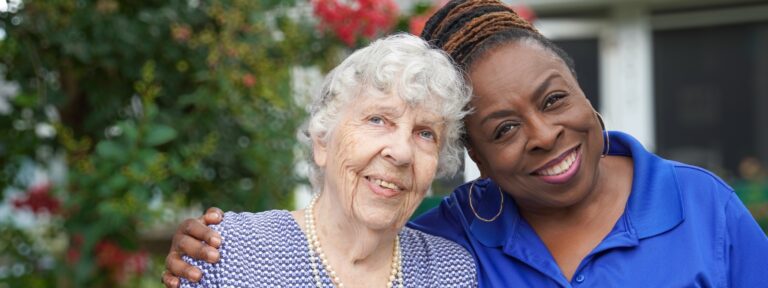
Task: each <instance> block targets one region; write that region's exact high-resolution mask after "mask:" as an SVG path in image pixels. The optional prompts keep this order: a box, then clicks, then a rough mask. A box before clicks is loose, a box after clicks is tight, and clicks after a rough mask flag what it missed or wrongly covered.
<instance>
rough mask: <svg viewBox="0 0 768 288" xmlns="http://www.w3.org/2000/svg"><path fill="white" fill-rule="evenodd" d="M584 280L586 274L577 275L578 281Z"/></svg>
mask: <svg viewBox="0 0 768 288" xmlns="http://www.w3.org/2000/svg"><path fill="white" fill-rule="evenodd" d="M581 282H584V274H579V275H578V276H576V283H581Z"/></svg>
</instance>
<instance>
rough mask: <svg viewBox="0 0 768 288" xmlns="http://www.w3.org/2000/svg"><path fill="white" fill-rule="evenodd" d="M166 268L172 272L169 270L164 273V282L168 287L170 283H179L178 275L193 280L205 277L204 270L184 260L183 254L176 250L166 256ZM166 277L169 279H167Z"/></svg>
mask: <svg viewBox="0 0 768 288" xmlns="http://www.w3.org/2000/svg"><path fill="white" fill-rule="evenodd" d="M165 269H167V270H168V272H170V274H169V273H168V272H164V273H163V283H164V284H165V285H166V287H168V285H169V283H171V284H174V282H175V284H176V285H178V284H179V282H180V281H179V279H178V278H177V277H182V278H186V279H187V280H189V281H192V282H198V281H200V278H202V277H203V272H202V271H200V269H197V267H195V266H192V265H190V264H189V263H187V262H185V261H184V260H182V259H181V255H179V254H178V252H175V251H171V253H170V254H168V257H166V258H165ZM166 279H168V280H167V281H166ZM174 280H175V281H174ZM173 287H177V286H173Z"/></svg>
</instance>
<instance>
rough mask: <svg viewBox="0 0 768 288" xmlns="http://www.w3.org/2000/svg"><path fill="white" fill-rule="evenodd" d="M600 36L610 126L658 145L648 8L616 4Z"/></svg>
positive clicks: (603, 92) (605, 114)
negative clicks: (655, 127)
mask: <svg viewBox="0 0 768 288" xmlns="http://www.w3.org/2000/svg"><path fill="white" fill-rule="evenodd" d="M609 23H610V25H608V26H609V27H608V28H607V29H605V30H603V35H601V37H600V53H601V59H600V60H601V66H600V68H601V69H600V89H601V92H600V95H602V96H601V97H602V98H601V99H600V101H601V103H602V110H603V111H600V112H601V114H602V115H603V117H604V118H605V122H606V125H607V126H608V129H609V130H619V131H623V132H627V133H629V134H631V135H633V136H634V137H636V138H637V139H638V140H640V142H641V143H643V144H644V145H645V146H646V148H648V149H650V150H653V149H654V147H655V138H654V137H655V135H654V133H655V132H654V107H653V78H652V67H653V66H652V61H653V59H652V35H651V25H650V19H649V15H648V12H647V10H646V9H645V7H643V6H640V5H623V6H616V7H614V8H613V10H612V11H611V18H610V19H609Z"/></svg>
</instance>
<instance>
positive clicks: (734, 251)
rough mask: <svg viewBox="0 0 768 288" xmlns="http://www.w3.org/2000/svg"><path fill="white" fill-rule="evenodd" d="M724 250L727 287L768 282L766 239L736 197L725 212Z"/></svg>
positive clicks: (734, 195)
mask: <svg viewBox="0 0 768 288" xmlns="http://www.w3.org/2000/svg"><path fill="white" fill-rule="evenodd" d="M725 212H726V213H725V214H726V215H725V217H726V229H727V235H726V237H727V238H726V244H727V246H726V249H727V250H726V251H727V255H728V269H729V270H728V271H729V282H730V285H729V286H730V287H762V286H764V285H766V283H768V273H767V271H768V237H766V235H765V232H763V230H762V229H761V228H760V226H759V225H758V224H757V222H756V221H755V219H754V218H753V217H752V215H751V214H750V213H749V210H747V208H746V207H744V204H743V203H742V202H741V200H739V198H738V197H737V196H736V193H733V194H732V195H731V198H730V199H729V201H728V205H727V206H726V210H725Z"/></svg>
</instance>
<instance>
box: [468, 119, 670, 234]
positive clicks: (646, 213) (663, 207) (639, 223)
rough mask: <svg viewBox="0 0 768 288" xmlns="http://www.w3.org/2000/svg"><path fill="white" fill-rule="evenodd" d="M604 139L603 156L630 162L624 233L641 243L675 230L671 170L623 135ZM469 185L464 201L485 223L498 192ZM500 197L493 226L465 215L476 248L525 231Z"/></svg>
mask: <svg viewBox="0 0 768 288" xmlns="http://www.w3.org/2000/svg"><path fill="white" fill-rule="evenodd" d="M608 135H609V137H610V139H609V141H610V144H611V145H610V151H609V153H608V154H610V155H621V156H628V157H632V160H633V165H634V175H633V180H632V192H631V194H630V196H629V200H628V201H627V208H626V211H625V212H624V214H625V216H626V217H628V222H629V225H630V226H631V228H630V229H629V230H630V231H629V233H632V234H635V236H636V237H637V238H639V239H642V238H647V237H652V236H655V235H658V234H661V233H663V232H666V231H668V230H670V229H672V228H674V227H675V226H677V225H678V224H680V223H681V222H682V221H683V220H684V214H683V212H684V211H683V205H682V194H681V192H680V189H679V188H678V186H677V179H676V177H675V173H674V170H673V169H674V166H673V165H671V164H670V163H669V162H668V161H666V160H664V159H662V158H660V157H658V156H656V155H654V154H653V153H650V152H648V150H646V149H645V147H643V145H642V144H641V143H640V142H639V141H637V140H636V139H635V138H633V137H632V136H630V135H628V134H626V133H622V132H616V131H611V132H608ZM474 182H475V184H474V187H472V189H473V190H472V193H471V194H468V195H467V199H471V201H472V204H473V205H474V207H475V211H476V212H477V213H478V214H479V215H480V216H481V217H483V218H486V219H489V218H491V217H493V216H494V215H496V213H497V211H498V209H499V206H500V204H501V203H500V202H501V197H500V194H499V190H498V189H499V186H498V185H496V183H493V181H491V180H488V179H479V180H475V181H474ZM470 187H471V183H467V184H465V185H464V187H462V188H464V189H469V188H470ZM470 195H471V197H469V196H470ZM502 195H503V197H504V204H503V206H504V207H503V211H502V212H501V215H500V216H499V217H498V218H497V219H496V220H495V221H491V222H486V221H482V220H480V219H478V218H477V217H476V216H475V215H472V214H470V215H467V216H468V217H467V218H469V219H467V220H468V222H469V223H468V224H469V225H470V229H469V230H470V231H471V233H472V234H473V236H475V238H476V239H477V240H478V241H480V243H482V244H483V245H485V246H488V247H498V246H504V245H505V244H506V243H507V242H508V241H510V240H512V239H514V238H515V237H516V236H520V237H523V236H524V235H526V234H528V233H518V232H520V231H517V230H518V229H519V228H520V227H522V226H525V225H521V223H520V221H521V217H520V214H519V213H518V211H517V207H516V205H515V204H514V202H513V201H512V199H511V197H509V196H508V195H506V193H504V194H502ZM467 206H469V205H468V204H467ZM468 208H470V209H468V210H469V211H468V212H469V213H474V212H473V211H472V210H471V207H468ZM465 211H467V210H465ZM523 224H524V223H523ZM526 227H527V226H526Z"/></svg>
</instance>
